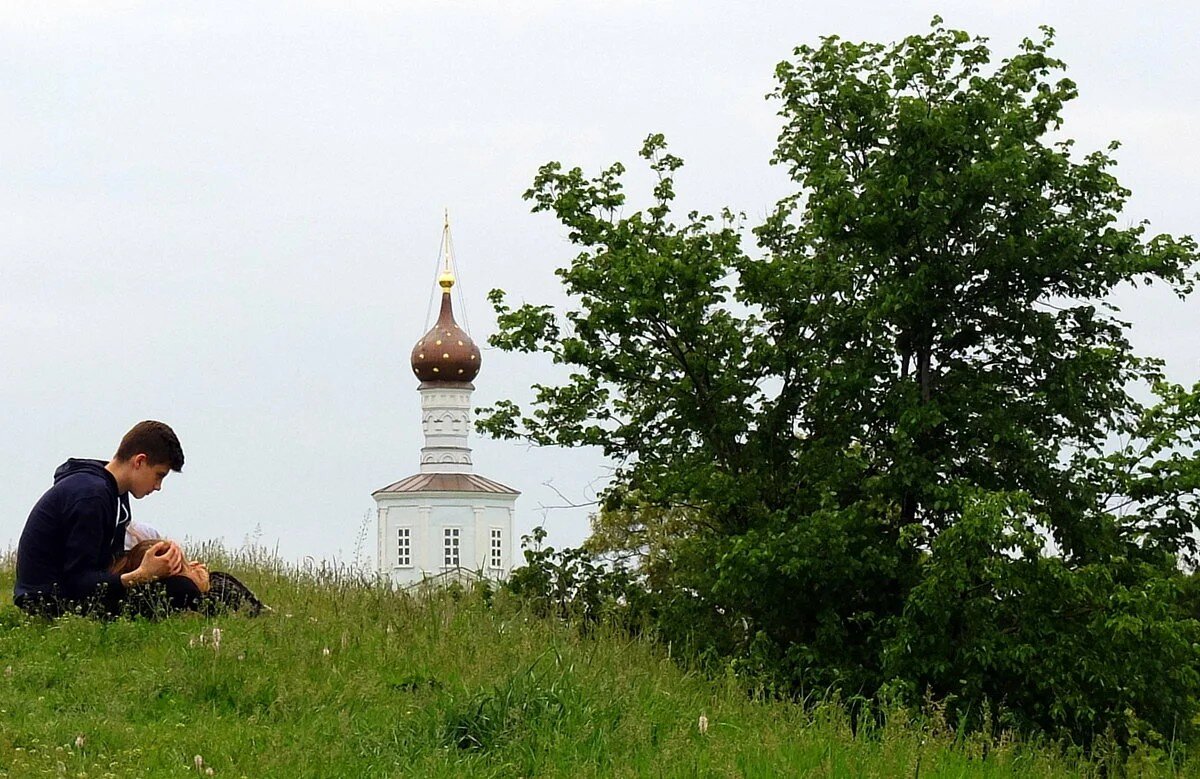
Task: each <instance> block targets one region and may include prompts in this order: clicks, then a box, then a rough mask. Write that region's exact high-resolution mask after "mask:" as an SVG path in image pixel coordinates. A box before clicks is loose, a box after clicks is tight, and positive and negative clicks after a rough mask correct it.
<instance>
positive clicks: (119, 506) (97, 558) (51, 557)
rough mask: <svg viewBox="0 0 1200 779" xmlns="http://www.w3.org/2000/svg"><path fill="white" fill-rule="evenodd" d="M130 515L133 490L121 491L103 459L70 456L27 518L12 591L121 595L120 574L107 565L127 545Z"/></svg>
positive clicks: (75, 596)
mask: <svg viewBox="0 0 1200 779" xmlns="http://www.w3.org/2000/svg"><path fill="white" fill-rule="evenodd" d="M129 518H130V513H129V495H128V494H125V495H119V494H117V480H116V479H115V478H113V475H112V474H111V473H109V472H108V471H106V470H105V469H104V461H103V460H76V459H74V458H72V459H70V460H67V461H66V462H65V463H63V464H62V465H60V466H59V467H58V470H56V471H55V472H54V486H53V487H51V488H50V489H49V490H47V491H46V494H45V495H43V496H42V498H41V500H39V501H38V502H37V504H36V505H35V506H34V507H33V511H31V512H30V513H29V519H28V520H27V521H26V522H25V530H24V532H22V533H21V540H20V542H19V543H18V545H17V583H16V587H15V588H14V592H13V594H14V596H15V597H17V598H20V597H21V596H26V595H49V596H53V597H62V598H67V599H70V600H84V599H87V598H90V597H93V596H99V597H101V598H103V599H105V600H109V599H112V598H114V597H119V596H120V594H121V592H122V590H123V588H122V587H121V579H120V577H119V576H117V575H116V574H113V573H109V572H108V567H109V566H110V565H112V562H113V560H114V559H115V558H116V556H117V555H119V554H121V552H122V551H124V548H125V526H126V525H128V524H129Z"/></svg>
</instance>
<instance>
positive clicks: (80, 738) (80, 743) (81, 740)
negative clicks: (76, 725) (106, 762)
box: [75, 734, 85, 749]
mask: <svg viewBox="0 0 1200 779" xmlns="http://www.w3.org/2000/svg"><path fill="white" fill-rule="evenodd" d="M84 742H85V739H84V737H83V735H82V734H80V735H78V736H76V737H75V748H76V749H83V745H84Z"/></svg>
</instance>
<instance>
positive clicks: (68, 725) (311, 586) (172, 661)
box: [0, 558, 1200, 778]
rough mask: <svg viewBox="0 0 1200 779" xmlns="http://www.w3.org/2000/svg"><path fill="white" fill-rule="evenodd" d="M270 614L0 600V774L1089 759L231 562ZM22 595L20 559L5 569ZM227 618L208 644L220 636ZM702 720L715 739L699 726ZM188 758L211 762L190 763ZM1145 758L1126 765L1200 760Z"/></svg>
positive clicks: (423, 772) (932, 773)
mask: <svg viewBox="0 0 1200 779" xmlns="http://www.w3.org/2000/svg"><path fill="white" fill-rule="evenodd" d="M222 567H224V568H226V569H228V570H232V571H233V572H234V573H236V574H238V575H239V576H241V577H242V578H244V580H245V581H246V582H247V583H248V584H250V585H251V586H252V587H253V588H254V589H255V590H256V591H257V592H258V593H259V594H260V595H261V596H262V597H263V599H264V600H265V601H267V602H268V603H270V604H271V605H273V606H274V607H275V609H276V611H275V612H274V613H273V614H269V615H265V616H262V617H259V618H249V617H246V616H239V615H227V616H221V617H217V618H205V617H202V616H199V615H183V616H175V617H172V618H169V619H166V620H162V621H159V622H148V621H142V620H135V621H130V620H117V621H113V622H107V623H102V622H96V621H91V620H86V619H81V618H78V617H65V618H62V619H60V620H56V621H53V622H47V621H43V620H29V619H27V618H25V617H24V616H23V615H21V614H20V613H19V612H18V611H17V610H16V609H15V608H14V607H12V605H11V602H10V601H9V599H8V598H7V597H5V598H4V599H3V601H0V602H3V604H4V605H0V776H12V777H25V776H79V777H83V776H86V777H105V776H112V777H136V776H147V777H157V776H189V775H190V776H195V775H198V774H199V775H205V774H206V771H205V770H204V769H208V768H211V769H212V772H213V775H214V776H230V777H239V776H244V777H255V778H256V777H276V776H278V777H392V776H422V777H423V776H455V777H458V776H481V777H488V776H495V777H509V776H569V777H573V778H581V777H591V776H596V777H601V776H603V777H607V776H667V777H677V776H679V777H691V776H748V777H776V776H809V775H811V776H877V777H899V776H913V777H915V776H920V777H968V776H969V777H988V776H994V777H1009V776H1064V775H1083V776H1090V775H1099V774H1100V771H1101V767H1100V765H1099V764H1097V763H1095V762H1088V761H1085V760H1083V759H1081V758H1070V757H1067V756H1065V755H1064V754H1063V752H1062V750H1060V749H1057V748H1055V747H1053V746H1052V745H1051V746H1042V747H1039V746H1037V745H1034V744H1029V743H1022V742H1019V741H1014V740H1009V739H1001V740H999V741H990V742H989V741H984V740H981V739H975V738H966V739H956V738H955V736H954V734H953V733H952V732H950V731H949V730H948V729H947V728H945V727H943V726H939V725H938V724H937V723H936V721H928V720H926V721H923V722H921V723H918V722H916V721H912V720H909V719H908V718H906V717H904V716H903V715H901V714H897V715H894V716H893V717H891V718H890V719H889V720H888V722H887V723H886V724H885V725H883V726H881V727H880V728H878V729H876V730H874V731H873V732H871V733H862V732H860V733H859V734H858V735H857V736H854V735H852V734H851V732H850V728H849V726H848V722H847V718H846V716H845V715H844V712H843V710H842V709H841V707H839V706H838V705H836V704H835V703H829V704H825V705H821V706H817V707H810V708H809V709H808V710H806V709H804V708H802V707H800V706H796V705H793V704H789V703H785V702H779V701H761V700H755V699H753V697H752V696H751V695H749V694H748V693H747V691H746V689H745V688H744V686H743V685H741V684H739V683H738V682H737V681H736V680H734V679H718V680H715V681H714V680H712V679H710V678H706V677H705V676H703V675H700V674H697V673H690V672H687V671H685V670H683V669H682V668H681V667H680V666H679V665H678V664H677V663H675V662H674V661H672V660H671V659H670V658H669V657H668V656H667V653H666V651H665V649H664V648H662V647H659V646H656V645H654V644H653V643H652V642H650V641H647V640H639V639H630V638H628V637H625V636H621V635H617V634H611V633H606V632H604V631H598V632H593V633H592V634H590V635H586V636H585V635H580V633H579V631H577V630H574V629H572V628H571V627H570V626H566V625H563V624H560V623H557V622H554V621H550V620H544V619H537V618H534V617H531V616H529V615H528V614H526V613H525V612H524V611H523V610H522V609H521V608H520V607H519V605H518V604H516V603H514V602H512V601H511V600H508V599H506V598H505V597H504V596H503V595H502V594H501V595H498V596H497V597H496V598H495V599H494V600H493V601H492V602H491V603H490V604H489V603H487V602H486V601H485V599H484V598H482V597H480V596H479V595H476V594H467V595H464V596H461V597H455V595H454V594H453V593H448V592H437V593H428V594H424V595H406V594H400V593H395V592H392V591H389V589H388V588H385V587H379V586H371V585H368V584H363V583H361V582H355V581H354V577H349V576H345V575H343V574H342V572H339V571H336V570H329V569H324V570H316V571H313V570H309V571H296V570H287V569H286V568H284V567H283V566H281V565H279V564H278V563H275V562H272V561H270V560H264V559H261V558H260V559H257V560H254V559H242V560H232V561H230V560H226V561H225V562H224V564H223V565H222ZM0 588H3V590H4V591H5V592H6V593H11V588H12V565H11V560H9V561H8V562H5V563H0ZM214 628H217V629H219V630H220V646H219V647H217V646H214V643H213V630H214ZM701 715H704V716H705V717H707V720H708V730H707V733H701V732H700V729H699V727H698V723H699V719H700V716H701ZM196 756H200V757H201V758H202V760H203V768H202V769H200V770H199V771H198V769H197V767H196V763H195V761H196V759H197V758H196ZM1153 757H1154V756H1153V755H1141V756H1137V757H1136V758H1135V761H1134V762H1133V763H1128V764H1126V765H1125V766H1124V767H1125V768H1126V769H1127V770H1128V771H1129V772H1130V773H1133V774H1139V773H1140V774H1145V775H1166V776H1169V775H1173V774H1174V773H1175V772H1176V771H1178V773H1179V775H1195V774H1200V770H1197V769H1198V766H1197V764H1195V763H1190V764H1188V765H1185V766H1182V767H1178V766H1177V767H1175V768H1174V769H1173V768H1172V767H1171V765H1170V764H1169V762H1168V761H1165V760H1163V759H1161V756H1160V759H1159V760H1157V761H1155V760H1153V759H1151V758H1153Z"/></svg>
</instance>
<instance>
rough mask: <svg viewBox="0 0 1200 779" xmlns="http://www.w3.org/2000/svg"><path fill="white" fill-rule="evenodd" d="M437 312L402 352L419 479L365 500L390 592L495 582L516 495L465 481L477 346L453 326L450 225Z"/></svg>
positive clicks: (474, 479) (508, 556)
mask: <svg viewBox="0 0 1200 779" xmlns="http://www.w3.org/2000/svg"><path fill="white" fill-rule="evenodd" d="M442 244H443V254H444V257H445V266H444V269H443V270H442V272H441V274H440V275H439V276H438V279H437V282H438V286H439V287H441V290H442V293H441V309H440V311H439V313H438V318H437V322H436V323H435V324H434V326H433V329H431V330H430V331H429V332H427V333H426V334H425V335H424V336H422V337H421V339H420V340H419V341H417V343H416V346H414V347H413V350H412V359H411V363H412V370H413V373H414V374H415V375H416V378H417V379H418V381H419V382H420V384H419V385H418V387H417V392H418V393H420V395H421V428H422V430H423V432H424V434H425V446H424V447H422V448H421V463H420V471H419V472H418V473H415V474H413V475H412V476H408V477H406V478H403V479H400V480H399V481H397V482H394V483H393V484H389V485H388V486H386V487H384V488H383V489H380V490H376V491H375V492H374V493H372V497H373V498H374V499H375V503H376V504H377V505H378V515H377V516H378V519H377V522H378V531H379V538H378V552H377V554H376V558H375V559H376V560H378V561H379V572H380V574H382V575H383V576H385V577H387V578H389V579H391V581H392V582H394V583H395V584H398V585H401V586H403V585H410V584H417V583H420V582H422V581H426V580H430V579H446V580H465V579H474V578H489V579H502V578H505V577H507V576H508V573H509V571H510V570H512V560H513V511H514V509H515V507H516V502H517V496H518V495H520V493H519V492H518V491H517V490H514V489H512V488H511V487H507V486H505V485H503V484H501V483H499V482H497V481H493V480H492V479H487V478H484V477H483V476H480V475H478V474H476V473H475V472H474V467H473V465H472V463H471V449H470V447H469V446H468V439H469V437H470V432H471V393H472V391H473V390H474V389H475V385H474V384H473V383H472V382H473V381H474V380H475V378H476V377H477V376H478V375H479V368H480V353H479V347H478V346H476V345H475V342H474V341H472V340H471V336H470V335H468V334H467V332H466V331H465V330H463V329H462V328H461V327H459V325H458V323H457V322H455V320H454V310H453V304H452V302H451V299H450V290H451V289H453V287H454V281H455V277H454V271H453V260H452V256H451V243H450V225H449V223H448V222H447V224H446V226H445V228H444V229H443V234H442Z"/></svg>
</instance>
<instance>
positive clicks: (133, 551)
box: [108, 538, 162, 576]
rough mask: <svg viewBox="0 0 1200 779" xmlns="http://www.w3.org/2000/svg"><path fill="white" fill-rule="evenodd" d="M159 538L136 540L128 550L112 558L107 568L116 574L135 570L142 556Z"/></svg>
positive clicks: (140, 562)
mask: <svg viewBox="0 0 1200 779" xmlns="http://www.w3.org/2000/svg"><path fill="white" fill-rule="evenodd" d="M161 540H162V539H161V538H148V539H146V540H145V541H138V542H137V543H136V544H134V545H133V546H132V547H131V548H130V549H129V551H127V552H125V554H123V555H121V556H120V557H118V558H117V559H116V560H114V561H113V564H112V565H111V566H110V567H109V569H108V570H109V571H111V572H112V573H115V574H117V575H118V576H120V575H121V574H123V573H129V572H130V571H136V570H137V569H138V566H139V565H141V564H142V558H144V557H145V556H146V553H147V552H149V551H150V550H151V549H152V548H153V547H154V545H155V544H157V543H158V542H159V541H161Z"/></svg>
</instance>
